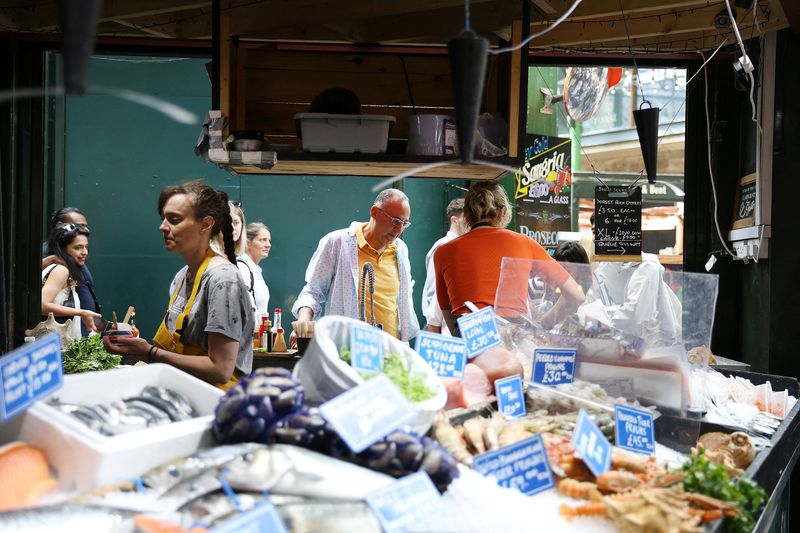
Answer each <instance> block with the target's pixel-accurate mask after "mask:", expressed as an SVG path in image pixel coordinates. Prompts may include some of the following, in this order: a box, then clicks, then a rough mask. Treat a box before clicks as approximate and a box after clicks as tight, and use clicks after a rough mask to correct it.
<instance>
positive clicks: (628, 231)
mask: <svg viewBox="0 0 800 533" xmlns="http://www.w3.org/2000/svg"><path fill="white" fill-rule="evenodd" d="M594 254H595V261H641V260H642V188H641V187H626V186H624V185H623V186H611V187H607V186H605V185H599V186H597V187H595V191H594Z"/></svg>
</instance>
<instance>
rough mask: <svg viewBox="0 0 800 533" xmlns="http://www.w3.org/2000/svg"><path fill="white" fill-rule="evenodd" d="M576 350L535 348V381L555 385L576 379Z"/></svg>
mask: <svg viewBox="0 0 800 533" xmlns="http://www.w3.org/2000/svg"><path fill="white" fill-rule="evenodd" d="M575 353H576V352H575V350H566V349H561V348H536V349H535V350H533V370H532V372H531V376H532V378H533V382H534V383H539V384H540V385H548V386H551V387H555V386H556V385H561V384H562V383H572V381H573V380H574V379H575Z"/></svg>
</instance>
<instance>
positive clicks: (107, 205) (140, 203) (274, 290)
mask: <svg viewBox="0 0 800 533" xmlns="http://www.w3.org/2000/svg"><path fill="white" fill-rule="evenodd" d="M158 59H159V58H141V57H136V58H134V57H119V56H114V57H95V58H93V60H92V63H91V67H90V80H89V82H90V84H92V85H102V86H115V87H124V88H126V89H133V90H137V91H141V92H145V93H148V94H153V95H156V96H159V97H161V98H164V99H167V100H169V101H171V102H174V103H176V104H178V105H181V106H183V107H185V108H187V109H188V110H190V111H193V112H194V113H196V114H198V116H200V117H202V116H204V115H205V112H206V111H207V110H208V109H209V107H210V105H211V97H210V91H211V86H210V83H209V81H208V77H207V75H206V70H205V67H204V64H205V63H206V62H207V59H205V58H195V59H180V60H175V59H176V58H161V62H157V61H154V60H158ZM53 60H57V58H54V59H53ZM142 61H144V62H142ZM64 109H65V126H64V132H63V135H64V139H65V141H64V142H65V150H64V151H63V153H64V154H66V155H63V156H61V157H62V158H63V161H61V162H60V163H61V166H63V175H64V193H63V200H64V203H65V204H66V205H74V206H77V207H80V208H81V209H83V210H84V211H85V212H86V214H87V217H88V219H89V222H90V224H91V228H92V237H91V255H90V258H89V266H90V268H91V270H92V273H93V275H94V277H95V281H96V284H97V288H98V295H99V297H100V299H101V302H102V304H103V309H104V314H105V315H106V317H110V315H111V311H112V310H116V312H117V314H118V315H119V316H120V317H121V315H122V314H123V313H124V311H125V309H126V308H127V306H128V305H135V306H136V309H137V319H138V321H139V324H140V329H142V331H143V332H144V333H145V334H146V335H147V336H151V335H152V334H153V333H154V332H155V328H156V327H157V325H158V322H159V321H160V319H161V317H162V316H163V313H164V311H165V307H166V303H167V289H168V287H169V282H170V281H171V279H172V277H173V275H174V273H175V272H176V271H177V269H178V268H180V267H181V265H182V261H181V258H180V257H179V256H177V255H173V254H168V253H166V252H165V251H164V248H163V241H162V239H161V234H160V233H159V231H158V225H159V223H160V221H159V219H158V215H157V214H156V212H155V206H156V199H157V197H158V193H159V192H160V190H161V189H162V187H164V186H165V185H168V184H173V183H178V182H180V181H183V180H186V179H189V178H199V179H203V180H205V181H207V182H208V183H210V184H211V185H213V186H214V187H221V188H224V189H225V190H226V191H227V192H228V194H229V195H230V196H231V197H232V199H239V200H241V201H242V207H243V209H244V211H245V216H246V217H247V220H248V221H257V220H260V221H263V222H264V223H266V224H267V225H268V226H269V227H270V229H271V230H272V237H273V241H272V245H273V246H272V252H271V254H270V257H269V258H268V259H266V260H265V261H264V262H262V263H261V266H262V267H263V268H264V272H265V278H266V280H267V284H268V285H269V288H270V292H271V299H270V305H271V307H275V306H282V307H284V308H287V307H291V303H292V302H293V301H294V299H295V298H296V296H297V293H298V292H299V291H300V289H301V288H302V286H303V277H304V273H305V269H306V266H307V264H308V260H309V259H310V258H311V255H312V254H313V252H314V250H315V248H316V246H317V243H318V241H319V239H320V237H322V235H324V234H325V233H327V232H328V231H331V230H333V229H337V228H341V227H345V226H347V225H348V224H349V223H350V221H352V220H366V219H367V217H368V216H369V215H368V212H369V206H370V205H371V204H372V200H373V199H374V197H375V193H373V192H372V190H371V189H372V187H373V186H374V185H375V184H376V183H377V182H378V181H379V180H378V179H371V178H352V177H320V176H316V177H315V176H271V175H270V176H263V175H260V176H231V175H229V174H228V173H226V172H224V171H222V170H220V169H217V168H216V167H214V166H213V165H210V164H207V163H204V162H203V161H202V160H201V159H199V158H197V157H195V155H194V153H193V151H192V148H193V146H194V143H195V141H196V140H197V137H198V134H199V126H187V125H182V124H178V123H177V122H173V121H171V120H169V119H167V118H166V117H164V116H162V115H160V114H158V113H156V112H155V111H152V110H150V109H147V108H145V107H142V106H139V105H136V104H133V103H130V102H126V101H123V100H120V99H118V98H115V97H112V96H107V95H103V94H98V93H97V92H96V91H93V90H91V89H90V90H89V91H88V93H87V95H86V96H84V97H69V98H67V99H66V101H65V102H64ZM55 136H56V137H58V132H56V135H55ZM56 166H58V165H56ZM59 175H60V170H59V169H55V170H54V171H53V172H52V175H51V177H50V181H51V183H53V182H56V181H57V180H58V176H59ZM450 183H451V182H446V181H442V180H430V179H407V180H405V183H404V184H402V185H401V186H402V187H403V188H404V189H405V191H406V193H407V194H408V195H409V198H410V200H411V206H412V220H413V224H412V226H411V227H410V228H409V229H408V230H407V231H406V233H405V234H404V238H405V240H406V242H407V243H408V245H409V249H410V256H411V261H412V276H413V277H414V279H415V280H417V284H416V287H415V291H414V296H415V306H416V309H417V313H418V315H419V317H420V319H421V321H422V320H423V319H422V314H421V309H420V304H419V301H420V295H421V291H422V285H423V283H424V280H425V253H426V252H427V250H428V249H429V248H430V246H431V244H432V243H433V242H434V241H435V240H436V239H438V238H439V237H440V236H441V235H443V234H444V232H445V231H446V226H445V221H444V207H445V206H446V205H447V202H448V201H449V200H450V199H452V198H455V197H457V196H461V195H463V193H462V192H461V191H459V190H457V189H454V188H453V187H451V186H450ZM452 183H458V184H462V185H463V182H452ZM56 196H57V198H56V200H55V201H54V204H56V205H61V201H60V200H61V197H58V195H56ZM423 323H424V322H423Z"/></svg>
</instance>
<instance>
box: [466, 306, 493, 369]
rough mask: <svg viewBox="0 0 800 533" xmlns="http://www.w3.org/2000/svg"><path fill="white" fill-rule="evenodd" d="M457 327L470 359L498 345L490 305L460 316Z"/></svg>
mask: <svg viewBox="0 0 800 533" xmlns="http://www.w3.org/2000/svg"><path fill="white" fill-rule="evenodd" d="M458 329H459V330H461V338H463V339H464V340H465V341H466V342H467V356H468V357H469V358H470V359H472V358H473V357H475V356H476V355H479V354H480V353H481V352H484V351H486V350H488V349H489V348H491V347H493V346H499V345H500V333H498V332H497V322H496V321H495V319H494V310H493V309H492V308H491V307H484V308H483V309H481V310H480V311H478V312H477V313H470V314H468V315H464V316H462V317H460V318H459V319H458Z"/></svg>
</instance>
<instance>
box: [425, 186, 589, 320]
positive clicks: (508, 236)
mask: <svg viewBox="0 0 800 533" xmlns="http://www.w3.org/2000/svg"><path fill="white" fill-rule="evenodd" d="M464 216H465V218H466V220H467V223H468V224H469V226H470V231H468V232H467V233H465V234H464V235H461V236H460V237H457V238H455V239H453V240H452V241H450V242H448V243H446V244H443V245H442V246H440V247H439V249H437V250H436V253H435V255H434V266H435V270H436V297H437V299H438V301H439V307H440V308H441V310H442V315H443V316H444V319H445V321H446V322H447V326H448V327H449V328H450V331H456V330H455V329H454V328H455V326H456V319H457V318H458V317H460V316H461V315H464V314H466V313H468V312H469V309H468V308H467V307H466V305H465V302H468V301H469V302H472V303H474V304H475V305H476V306H477V307H478V308H483V307H486V306H490V305H494V304H495V294H496V292H497V285H498V283H499V281H500V271H501V264H502V261H503V258H504V257H511V258H520V259H531V260H538V261H541V263H539V264H538V266H537V268H538V269H539V271H538V272H537V274H540V275H542V276H543V277H545V278H546V279H547V281H548V282H550V283H551V284H552V285H554V286H556V287H559V288H560V289H561V296H560V297H559V299H558V301H557V302H556V305H555V306H554V307H553V309H552V310H551V311H550V312H548V314H547V315H545V316H544V317H543V319H542V321H543V324H544V325H545V327H549V326H552V325H553V324H554V323H556V322H557V321H558V320H560V318H563V317H564V316H566V314H568V313H569V312H570V310H571V309H574V308H577V306H578V305H579V304H580V303H581V302H583V300H584V294H583V290H581V288H580V286H579V285H578V284H577V283H576V282H575V280H574V279H572V277H570V275H569V273H568V272H567V271H566V270H564V269H563V268H562V267H561V265H559V264H558V263H557V262H556V261H555V260H553V258H552V257H550V255H549V254H548V253H547V251H545V250H544V248H542V247H541V246H540V245H539V244H538V243H537V242H536V241H534V240H533V239H531V238H530V237H526V236H525V235H522V234H519V233H515V232H513V231H509V230H507V229H504V228H505V227H506V226H507V225H508V223H509V222H510V221H511V202H509V200H508V196H507V195H506V192H505V191H504V190H503V188H502V187H501V186H500V184H499V183H497V182H494V181H482V182H478V183H476V184H474V185H473V186H472V187H470V189H469V192H467V195H466V197H465V198H464ZM524 264H525V271H524V272H521V271H517V269H512V270H511V271H509V274H510V275H512V276H513V279H512V280H508V282H510V283H513V284H519V291H514V293H515V294H516V293H517V292H518V293H519V295H520V298H519V300H520V303H519V304H518V305H517V306H515V307H514V308H512V307H508V306H503V311H502V312H500V311H498V314H500V315H506V318H513V316H508V315H512V314H522V313H524V312H525V311H526V310H527V308H526V306H527V294H528V280H529V278H530V273H531V268H532V267H533V264H532V263H529V262H524ZM504 283H506V281H504Z"/></svg>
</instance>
